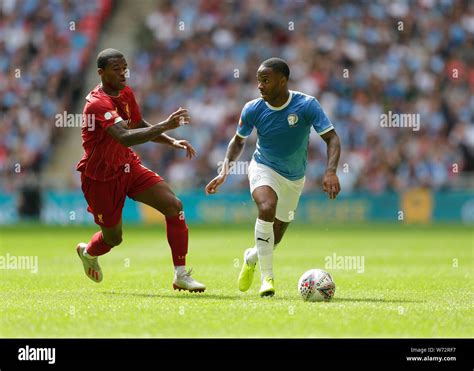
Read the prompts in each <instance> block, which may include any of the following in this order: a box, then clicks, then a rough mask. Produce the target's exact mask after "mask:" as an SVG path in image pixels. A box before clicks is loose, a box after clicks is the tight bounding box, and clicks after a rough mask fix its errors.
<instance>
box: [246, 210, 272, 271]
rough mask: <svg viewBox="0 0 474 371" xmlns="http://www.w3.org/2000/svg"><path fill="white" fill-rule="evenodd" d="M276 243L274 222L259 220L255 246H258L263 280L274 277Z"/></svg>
mask: <svg viewBox="0 0 474 371" xmlns="http://www.w3.org/2000/svg"><path fill="white" fill-rule="evenodd" d="M274 241H275V238H274V235H273V222H266V221H264V220H261V219H257V222H256V223H255V245H256V246H257V254H258V260H259V263H260V272H261V274H262V280H263V279H264V278H266V277H268V276H270V277H273V244H274ZM249 255H250V254H249Z"/></svg>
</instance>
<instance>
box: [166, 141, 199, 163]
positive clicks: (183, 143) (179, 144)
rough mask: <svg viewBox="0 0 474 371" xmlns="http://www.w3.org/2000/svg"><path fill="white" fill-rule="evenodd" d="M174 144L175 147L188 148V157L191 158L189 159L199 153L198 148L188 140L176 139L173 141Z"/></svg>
mask: <svg viewBox="0 0 474 371" xmlns="http://www.w3.org/2000/svg"><path fill="white" fill-rule="evenodd" d="M172 146H173V147H174V148H179V149H185V150H186V157H187V158H189V159H192V158H193V157H194V156H196V154H197V153H196V150H195V149H194V147H193V146H192V145H191V143H189V142H188V141H187V140H184V139H176V140H175V141H174V142H173V143H172Z"/></svg>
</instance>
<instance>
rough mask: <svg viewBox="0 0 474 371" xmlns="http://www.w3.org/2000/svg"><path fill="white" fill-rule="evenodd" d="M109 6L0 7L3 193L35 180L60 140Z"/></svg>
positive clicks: (106, 1) (23, 1)
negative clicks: (59, 122) (59, 121)
mask: <svg viewBox="0 0 474 371" xmlns="http://www.w3.org/2000/svg"><path fill="white" fill-rule="evenodd" d="M111 5H112V2H111V0H99V1H42V0H18V1H17V0H2V1H0V56H1V57H0V115H1V123H0V189H3V190H6V191H9V190H12V189H17V188H18V187H20V186H24V185H25V182H28V181H29V180H32V179H37V178H38V177H31V175H35V174H36V175H37V174H40V173H41V171H42V169H44V166H45V165H46V164H47V162H48V160H49V159H50V156H51V155H52V153H53V150H54V146H55V145H56V143H57V142H58V141H59V140H60V139H61V136H62V134H63V128H59V127H57V126H56V125H55V117H56V115H57V114H62V113H63V112H64V111H67V110H70V109H71V108H72V106H73V104H74V102H75V101H76V100H77V99H79V98H80V96H79V95H78V94H79V92H80V89H81V87H82V86H81V85H82V82H83V80H82V76H81V74H82V73H83V71H84V69H85V67H86V66H87V65H88V62H89V59H90V58H91V57H95V53H94V49H95V45H96V40H97V37H98V35H100V27H101V24H102V23H103V22H104V20H105V18H106V16H107V15H108V14H109V13H110V10H111Z"/></svg>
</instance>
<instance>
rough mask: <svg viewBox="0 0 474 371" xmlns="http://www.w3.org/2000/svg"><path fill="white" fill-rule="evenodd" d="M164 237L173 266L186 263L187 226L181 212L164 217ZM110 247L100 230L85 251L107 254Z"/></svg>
mask: <svg viewBox="0 0 474 371" xmlns="http://www.w3.org/2000/svg"><path fill="white" fill-rule="evenodd" d="M166 237H167V238H168V243H169V245H170V247H171V255H172V256H173V264H174V265H175V266H180V265H186V254H187V253H188V227H187V225H186V221H185V220H184V218H183V217H182V216H181V214H180V215H176V216H172V217H167V218H166ZM111 248H112V247H111V246H109V245H107V244H106V243H105V242H104V237H103V236H102V232H101V231H100V232H97V233H96V234H94V235H93V236H92V239H91V241H90V242H89V244H88V245H87V247H86V251H87V253H88V254H89V255H90V256H100V255H104V254H107V253H108V252H109V251H110V249H111Z"/></svg>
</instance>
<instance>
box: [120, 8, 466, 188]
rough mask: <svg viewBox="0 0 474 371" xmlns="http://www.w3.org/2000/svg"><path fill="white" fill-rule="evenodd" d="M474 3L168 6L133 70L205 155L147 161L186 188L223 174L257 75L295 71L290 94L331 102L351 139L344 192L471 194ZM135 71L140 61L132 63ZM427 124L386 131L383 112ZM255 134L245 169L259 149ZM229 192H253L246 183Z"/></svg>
mask: <svg viewBox="0 0 474 371" xmlns="http://www.w3.org/2000/svg"><path fill="white" fill-rule="evenodd" d="M473 36H474V3H472V2H469V1H451V0H442V1H431V0H420V1H397V2H390V1H380V2H372V1H364V2H354V3H353V4H351V3H349V2H346V1H330V2H316V1H314V2H313V1H289V0H288V1H284V0H268V1H265V0H259V1H251V0H243V1H220V0H203V1H195V2H189V1H184V0H177V1H160V2H159V4H158V5H157V6H156V9H155V11H154V12H152V13H150V14H149V15H148V17H147V18H146V19H145V22H144V25H143V27H142V29H141V32H140V33H139V35H138V37H137V47H138V50H137V52H136V55H135V56H134V57H133V59H131V58H129V59H131V60H130V61H129V64H130V66H131V80H130V81H131V84H132V86H133V87H134V88H135V89H136V92H137V95H138V100H139V102H140V104H141V107H142V111H143V114H144V116H145V118H146V119H147V120H148V121H150V122H158V121H161V120H163V119H165V118H166V117H167V116H168V115H169V114H170V113H171V112H173V111H174V110H175V109H177V108H179V106H182V107H186V108H188V109H189V110H190V113H191V117H192V128H189V127H185V128H180V129H179V130H177V131H176V132H175V133H172V135H174V136H178V137H180V138H186V139H189V140H190V141H191V142H192V144H193V145H194V146H195V147H196V149H197V151H198V153H199V156H198V158H197V159H196V160H193V161H188V160H186V159H185V157H184V154H183V153H179V152H178V151H173V150H170V149H169V148H166V147H164V146H159V145H156V144H153V143H148V144H146V145H142V146H139V147H137V148H136V150H137V151H138V152H139V153H140V154H141V156H142V159H143V162H144V163H145V164H146V165H148V166H150V167H151V168H153V169H155V170H157V171H158V172H160V174H162V175H163V176H165V178H166V179H167V180H168V181H169V182H170V183H172V184H173V185H174V186H175V187H177V188H181V189H182V188H184V189H186V188H192V187H203V186H204V185H205V184H206V183H207V182H208V181H209V180H210V179H212V177H213V176H215V174H216V170H217V168H218V163H219V161H221V160H222V159H223V158H224V155H225V151H226V147H227V144H228V142H229V140H230V138H231V137H232V136H233V135H234V133H235V130H236V125H237V123H238V119H239V115H240V112H241V109H242V107H243V105H244V104H245V102H247V101H249V100H252V99H254V98H257V97H258V96H259V94H258V90H257V84H256V78H255V75H256V70H257V68H258V66H259V64H260V63H261V62H262V61H263V60H265V59H267V58H269V57H273V56H278V57H282V58H284V59H286V60H287V61H288V63H289V66H290V70H291V76H290V84H289V86H290V89H292V90H299V91H302V92H304V93H306V94H310V95H313V96H315V97H317V99H318V100H319V101H320V102H321V105H322V107H323V108H324V110H325V111H326V113H327V114H328V116H329V117H330V119H331V121H332V122H333V124H334V125H335V127H336V130H337V132H338V134H339V136H340V138H341V141H342V157H341V161H340V168H339V176H340V180H341V183H342V188H343V189H344V190H345V191H351V190H364V191H368V192H371V193H379V192H383V191H397V190H404V189H407V187H413V186H423V187H430V188H433V189H448V188H452V187H457V186H462V184H460V183H459V179H461V178H462V177H461V176H460V175H461V174H466V173H469V172H472V171H473V170H474V160H473V155H474V154H473V148H474V125H473V122H474V120H473V118H474V112H473V110H474V98H473V94H472V92H473V88H474V69H473V66H474V63H473V59H474V58H473V50H474V48H473V38H474V37H473ZM130 62H131V63H130ZM388 111H391V112H392V113H396V114H418V115H419V117H418V119H419V124H420V125H419V130H414V128H410V127H405V128H395V127H392V128H386V127H381V115H382V114H386V113H387V112H388ZM255 140H256V139H255V132H254V133H253V136H252V137H251V138H250V139H249V141H248V142H247V146H246V149H245V153H244V155H243V156H242V158H241V160H243V161H248V160H250V158H251V154H252V152H253V150H254V148H255ZM325 164H326V146H325V144H324V142H323V141H322V140H321V139H319V137H318V135H317V134H316V133H315V132H313V134H312V135H311V138H310V147H309V161H308V168H307V182H306V189H307V190H308V189H311V190H320V189H321V186H320V184H321V181H322V176H323V174H324V170H325ZM228 183H229V184H228V185H227V187H229V188H236V189H238V188H246V187H247V186H248V185H247V180H246V176H245V175H242V176H233V177H229V180H228Z"/></svg>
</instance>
